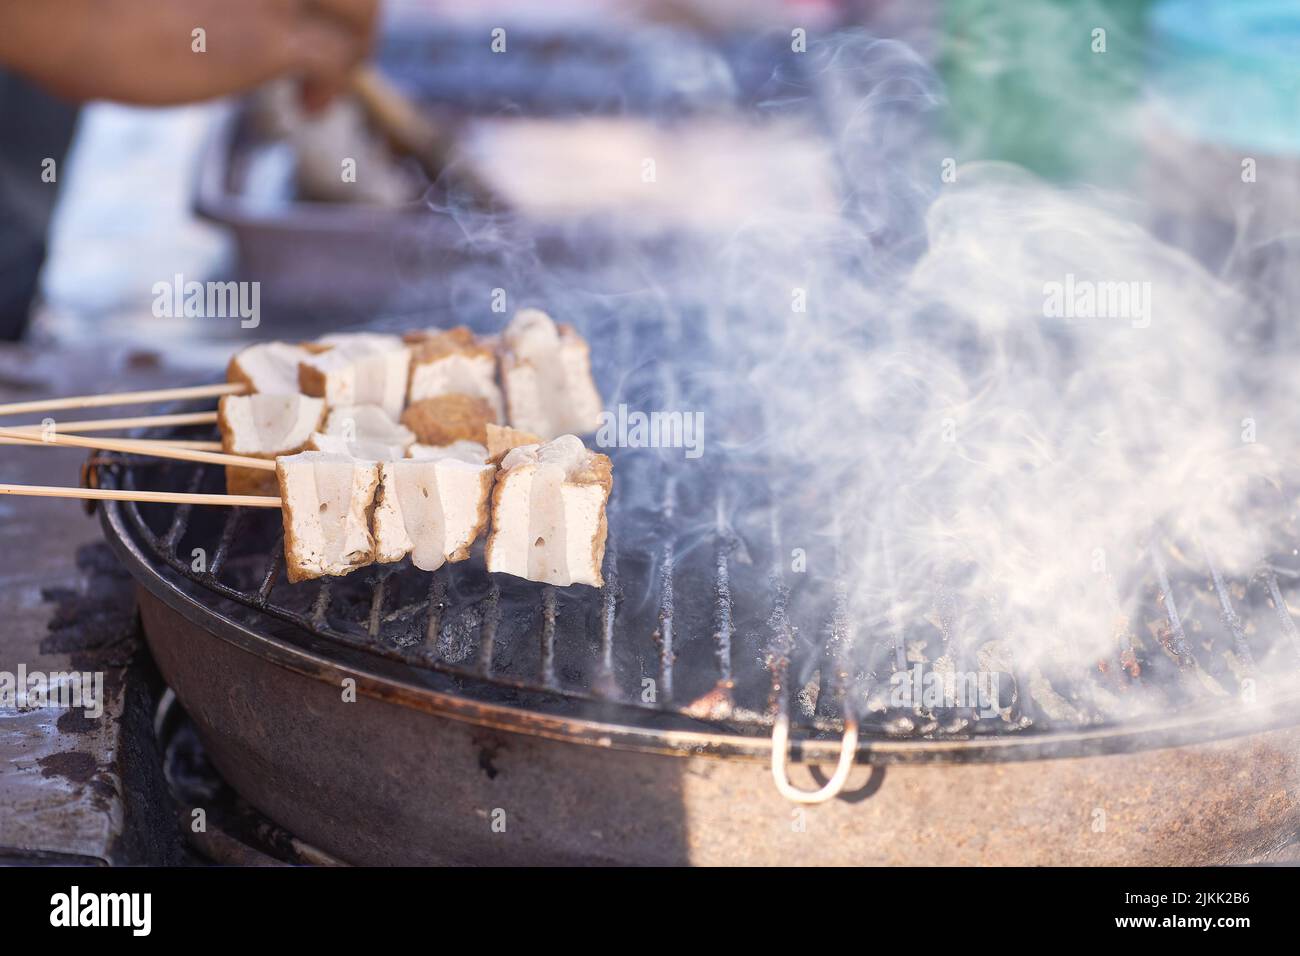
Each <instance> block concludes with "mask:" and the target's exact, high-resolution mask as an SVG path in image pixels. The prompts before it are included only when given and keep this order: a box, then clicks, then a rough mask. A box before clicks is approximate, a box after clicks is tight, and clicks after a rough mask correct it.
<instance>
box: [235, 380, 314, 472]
mask: <svg viewBox="0 0 1300 956" xmlns="http://www.w3.org/2000/svg"><path fill="white" fill-rule="evenodd" d="M324 417H325V402H324V401H322V400H321V399H319V398H309V397H307V396H306V395H299V394H298V393H296V392H295V393H293V394H291V395H273V394H262V393H258V394H255V395H224V396H222V398H221V401H220V402H218V403H217V426H218V427H219V428H220V429H221V449H222V451H225V452H227V453H229V454H232V455H247V456H249V457H252V458H265V459H267V460H273V459H275V458H279V457H280V456H281V455H293V454H296V453H298V452H300V451H302V450H303V448H304V447H306V445H307V442H308V440H309V439H310V438H311V435H312V432H314V431H315V430H316V429H317V428H319V427H320V424H321V420H322V419H323V418H324ZM275 489H276V483H275V474H274V473H273V472H270V471H258V470H257V469H255V468H237V467H227V468H226V490H227V491H228V492H229V493H230V494H232V495H274V494H275V493H276V490H275Z"/></svg>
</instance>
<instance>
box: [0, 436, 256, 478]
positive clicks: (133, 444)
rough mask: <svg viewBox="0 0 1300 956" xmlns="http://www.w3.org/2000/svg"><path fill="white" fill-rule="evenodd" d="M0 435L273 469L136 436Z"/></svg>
mask: <svg viewBox="0 0 1300 956" xmlns="http://www.w3.org/2000/svg"><path fill="white" fill-rule="evenodd" d="M0 438H13V439H17V440H19V441H22V442H26V443H28V444H32V445H68V446H71V447H73V448H94V449H97V450H99V451H116V452H122V453H124V454H128V455H131V454H135V455H152V456H154V457H156V458H176V459H179V460H181V461H197V462H202V463H203V464H208V465H233V466H235V467H237V468H256V469H259V470H261V471H275V462H274V461H270V460H268V459H265V458H250V457H248V456H246V455H226V454H221V453H218V452H211V451H195V450H193V449H189V448H178V447H176V446H175V445H170V444H161V443H160V444H154V443H145V442H143V441H142V440H141V439H137V438H83V437H81V436H79V435H59V434H55V435H46V436H42V435H40V434H37V433H35V432H28V431H22V430H21V429H16V428H0Z"/></svg>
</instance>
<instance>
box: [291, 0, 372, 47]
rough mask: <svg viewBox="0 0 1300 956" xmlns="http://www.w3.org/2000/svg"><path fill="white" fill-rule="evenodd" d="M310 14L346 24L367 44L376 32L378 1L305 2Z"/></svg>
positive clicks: (317, 0) (333, 0) (325, 0)
mask: <svg viewBox="0 0 1300 956" xmlns="http://www.w3.org/2000/svg"><path fill="white" fill-rule="evenodd" d="M305 3H306V4H307V9H308V10H309V12H311V13H313V14H316V15H323V16H327V17H332V18H334V19H336V20H338V21H340V22H341V23H345V24H347V25H348V27H349V28H350V29H351V30H352V31H353V32H354V33H356V35H357V36H359V37H363V38H364V39H365V40H366V42H367V43H369V41H370V37H371V34H372V33H373V32H374V27H375V19H376V15H377V13H378V11H379V3H378V0H305Z"/></svg>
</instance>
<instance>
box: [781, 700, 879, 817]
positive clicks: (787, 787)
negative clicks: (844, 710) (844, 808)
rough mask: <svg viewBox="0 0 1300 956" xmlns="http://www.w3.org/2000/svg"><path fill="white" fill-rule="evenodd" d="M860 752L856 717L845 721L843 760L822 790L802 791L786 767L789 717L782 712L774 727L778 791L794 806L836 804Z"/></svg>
mask: <svg viewBox="0 0 1300 956" xmlns="http://www.w3.org/2000/svg"><path fill="white" fill-rule="evenodd" d="M857 752H858V720H857V718H856V717H852V716H848V717H845V718H844V736H843V737H842V738H840V760H839V763H838V764H836V766H835V773H834V774H832V776H831V778H830V779H829V780H827V781H826V785H825V786H823V787H822V788H821V789H819V790H800V789H799V788H798V787H796V786H795V785H794V784H792V783H791V782H790V776H789V772H788V768H787V766H786V764H787V763H788V761H789V758H790V715H789V714H787V713H786V712H785V708H784V707H783V708H781V711H780V713H778V714H777V715H776V720H775V722H774V723H773V724H772V780H773V781H775V783H776V789H777V791H778V792H779V793H780V794H781V796H783V797H785V798H786V799H787V800H789V801H791V802H792V803H825V802H826V801H828V800H834V799H835V798H836V797H838V796H839V795H840V791H842V790H843V789H844V785H845V784H846V783H848V782H849V773H850V772H851V771H852V770H853V758H854V756H855V755H856V754H857Z"/></svg>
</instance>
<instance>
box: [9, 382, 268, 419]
mask: <svg viewBox="0 0 1300 956" xmlns="http://www.w3.org/2000/svg"><path fill="white" fill-rule="evenodd" d="M247 391H248V385H246V384H245V383H243V382H221V383H218V384H215V385H187V386H184V387H181V388H155V389H151V390H148V391H143V392H110V393H108V394H106V395H76V396H73V397H71V398H46V399H41V400H39V401H35V402H10V403H9V404H8V405H0V415H29V414H38V413H40V412H54V411H60V410H63V409H68V408H104V407H106V406H110V405H143V404H146V403H148V402H167V401H179V400H181V399H186V398H217V397H220V396H222V395H243V394H245V393H246V392H247Z"/></svg>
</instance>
